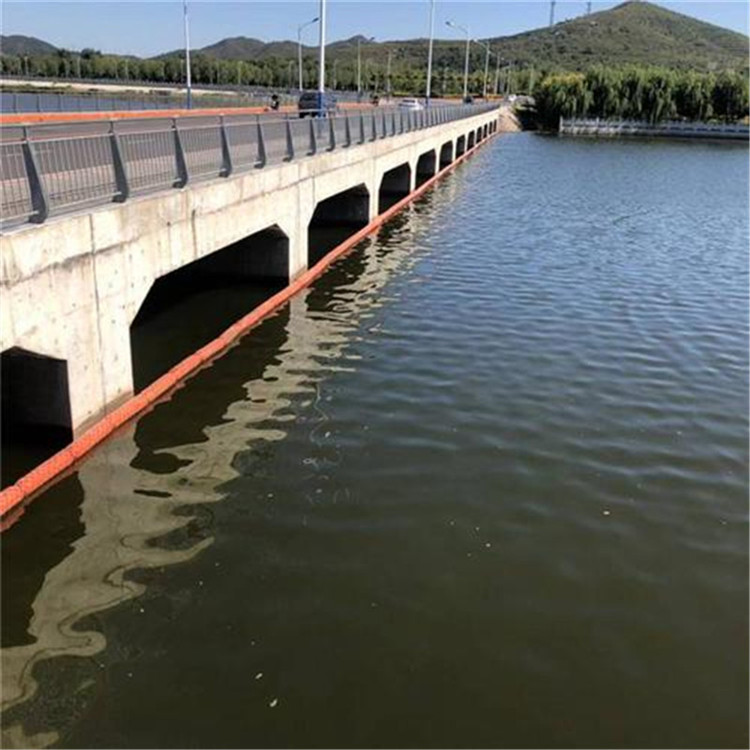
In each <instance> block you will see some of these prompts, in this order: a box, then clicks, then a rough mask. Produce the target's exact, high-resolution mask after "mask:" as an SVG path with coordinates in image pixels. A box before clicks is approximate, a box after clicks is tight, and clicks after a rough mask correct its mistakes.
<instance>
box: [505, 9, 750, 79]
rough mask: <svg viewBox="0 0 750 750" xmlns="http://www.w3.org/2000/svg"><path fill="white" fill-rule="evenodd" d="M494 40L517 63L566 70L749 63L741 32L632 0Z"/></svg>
mask: <svg viewBox="0 0 750 750" xmlns="http://www.w3.org/2000/svg"><path fill="white" fill-rule="evenodd" d="M495 41H496V42H498V43H499V44H500V45H501V48H502V50H503V54H504V55H506V56H507V57H508V58H510V59H513V60H517V61H518V62H520V63H528V64H531V63H535V64H538V61H540V60H545V61H547V62H548V64H550V65H552V66H554V67H559V68H566V69H583V68H588V67H591V65H592V64H595V63H603V64H605V65H623V64H628V63H635V64H648V65H663V66H666V67H670V68H691V69H695V70H721V69H724V68H738V69H739V68H747V61H748V38H747V37H746V36H745V35H744V34H738V33H737V32H735V31H730V30H728V29H724V28H721V27H720V26H714V25H713V24H710V23H705V22H704V21H699V20H697V19H695V18H691V17H690V16H686V15H683V14H682V13H675V12H674V11H671V10H667V9H666V8H662V7H661V6H659V5H653V4H652V3H647V2H636V1H635V0H633V1H631V2H626V3H623V4H622V5H618V6H617V7H615V8H612V9H611V10H605V11H602V12H600V13H592V14H591V15H589V16H582V17H580V18H575V19H572V20H570V21H564V22H563V23H558V24H555V25H554V26H553V27H552V28H547V29H537V30H535V31H529V32H525V33H523V34H517V35H515V36H512V37H506V38H504V39H503V38H500V39H497V40H495Z"/></svg>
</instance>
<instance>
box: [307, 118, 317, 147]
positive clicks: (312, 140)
mask: <svg viewBox="0 0 750 750" xmlns="http://www.w3.org/2000/svg"><path fill="white" fill-rule="evenodd" d="M309 122H310V156H315V154H317V153H318V141H317V138H316V137H315V122H314V119H313V118H312V117H310V118H309Z"/></svg>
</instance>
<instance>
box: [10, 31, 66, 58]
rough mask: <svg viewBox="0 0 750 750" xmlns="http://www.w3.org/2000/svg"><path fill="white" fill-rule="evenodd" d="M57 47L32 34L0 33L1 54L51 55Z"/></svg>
mask: <svg viewBox="0 0 750 750" xmlns="http://www.w3.org/2000/svg"><path fill="white" fill-rule="evenodd" d="M55 52H57V47H55V46H54V45H53V44H50V43H49V42H45V41H43V40H41V39H37V38H36V37H33V36H22V35H21V34H12V35H10V36H2V35H0V54H3V55H53V54H54V53H55Z"/></svg>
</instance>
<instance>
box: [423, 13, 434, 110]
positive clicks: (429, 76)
mask: <svg viewBox="0 0 750 750" xmlns="http://www.w3.org/2000/svg"><path fill="white" fill-rule="evenodd" d="M434 36H435V0H430V43H429V46H428V47H427V85H426V86H425V97H424V98H425V104H426V105H427V106H428V107H429V106H430V95H431V93H432V85H431V84H432V39H433V37H434Z"/></svg>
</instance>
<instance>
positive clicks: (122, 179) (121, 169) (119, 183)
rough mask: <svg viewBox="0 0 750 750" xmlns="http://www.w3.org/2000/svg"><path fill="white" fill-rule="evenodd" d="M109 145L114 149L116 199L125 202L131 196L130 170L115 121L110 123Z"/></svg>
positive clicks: (113, 163)
mask: <svg viewBox="0 0 750 750" xmlns="http://www.w3.org/2000/svg"><path fill="white" fill-rule="evenodd" d="M109 145H110V148H111V149H112V166H113V167H114V172H115V186H116V187H117V195H116V196H115V201H117V202H118V203H124V202H125V201H126V200H127V199H128V198H129V197H130V185H129V184H128V172H127V168H126V166H125V161H124V160H123V158H122V149H121V148H120V139H119V137H118V135H117V131H116V130H115V123H114V121H111V122H110V123H109Z"/></svg>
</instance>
